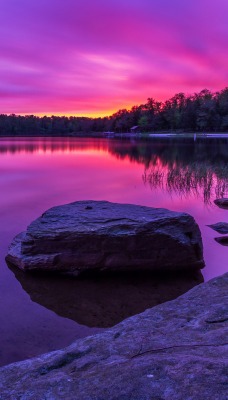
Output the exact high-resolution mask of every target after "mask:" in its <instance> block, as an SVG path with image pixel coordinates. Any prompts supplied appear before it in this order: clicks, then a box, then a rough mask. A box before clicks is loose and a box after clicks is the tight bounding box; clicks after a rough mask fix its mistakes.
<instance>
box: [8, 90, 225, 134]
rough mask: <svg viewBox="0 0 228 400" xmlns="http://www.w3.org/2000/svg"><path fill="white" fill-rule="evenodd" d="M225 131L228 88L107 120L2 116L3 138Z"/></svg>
mask: <svg viewBox="0 0 228 400" xmlns="http://www.w3.org/2000/svg"><path fill="white" fill-rule="evenodd" d="M134 126H138V130H139V131H140V132H156V131H175V132H181V131H182V132H183V131H184V132H224V131H228V87H227V88H225V89H223V90H221V91H220V92H216V93H212V92H211V91H209V90H207V89H204V90H202V91H201V92H200V93H195V94H193V95H185V94H184V93H178V94H176V95H175V96H174V97H172V98H171V99H169V100H167V101H165V102H158V101H156V100H154V99H153V98H148V99H147V103H146V104H141V105H139V106H133V107H132V108H131V110H126V109H122V110H119V111H118V112H116V113H115V114H113V115H111V116H109V117H104V118H87V117H57V116H51V117H46V116H45V117H41V118H40V117H36V116H34V115H28V116H17V115H14V114H11V115H5V114H1V115H0V135H2V136H3V135H5V134H9V135H13V136H14V135H15V136H16V135H22V134H23V135H28V136H29V135H36V134H39V135H45V136H46V135H63V136H64V135H66V136H67V135H71V136H76V135H86V134H91V133H101V132H118V133H124V132H130V130H131V128H132V127H134Z"/></svg>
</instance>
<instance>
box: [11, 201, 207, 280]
mask: <svg viewBox="0 0 228 400" xmlns="http://www.w3.org/2000/svg"><path fill="white" fill-rule="evenodd" d="M7 260H8V261H9V262H11V263H12V264H14V265H16V266H18V267H19V268H21V269H23V270H24V271H37V270H41V271H59V272H62V273H70V274H74V275H79V274H81V273H83V272H86V271H87V272H88V271H94V270H99V271H118V272H119V271H129V270H130V271H133V270H152V271H156V270H159V271H163V270H164V271H167V270H168V271H173V270H187V269H191V270H194V269H200V268H202V267H203V266H204V261H203V248H202V239H201V234H200V230H199V228H198V225H197V224H196V223H195V221H194V219H193V218H192V217H191V216H190V215H188V214H186V213H178V212H173V211H169V210H165V209H162V208H159V209H156V208H150V207H142V206H136V205H130V204H116V203H109V202H106V201H78V202H75V203H71V204H66V205H63V206H58V207H54V208H51V209H50V210H48V211H46V212H45V213H44V214H43V215H42V216H41V217H40V218H38V219H37V220H35V221H34V222H32V223H31V225H29V227H28V228H27V231H26V232H23V233H21V234H19V235H18V236H16V238H15V239H14V241H13V243H12V245H11V246H10V249H9V253H8V256H7Z"/></svg>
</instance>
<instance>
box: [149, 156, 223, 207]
mask: <svg viewBox="0 0 228 400" xmlns="http://www.w3.org/2000/svg"><path fill="white" fill-rule="evenodd" d="M143 182H144V183H145V184H149V185H150V187H151V189H162V190H166V191H167V192H168V193H169V194H170V195H172V194H173V193H175V194H177V195H178V196H184V197H187V196H190V195H191V196H194V197H197V198H202V199H203V201H204V203H205V204H210V203H211V202H212V200H211V199H212V197H213V196H215V197H224V196H225V194H226V193H227V192H228V165H227V164H226V165H225V164H222V165H217V166H213V165H211V164H210V163H207V162H194V163H192V164H188V165H184V166H180V165H177V164H176V163H174V164H173V165H169V166H168V167H167V168H166V169H164V168H162V169H161V167H160V166H157V165H156V164H155V165H150V166H149V167H148V168H146V169H145V171H144V174H143Z"/></svg>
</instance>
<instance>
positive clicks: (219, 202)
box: [214, 198, 228, 209]
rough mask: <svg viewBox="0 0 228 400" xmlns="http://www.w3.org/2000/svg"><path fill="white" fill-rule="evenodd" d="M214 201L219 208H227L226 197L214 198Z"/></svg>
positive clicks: (227, 199)
mask: <svg viewBox="0 0 228 400" xmlns="http://www.w3.org/2000/svg"><path fill="white" fill-rule="evenodd" d="M214 203H215V204H216V206H218V207H220V208H225V209H228V198H221V199H216V200H214Z"/></svg>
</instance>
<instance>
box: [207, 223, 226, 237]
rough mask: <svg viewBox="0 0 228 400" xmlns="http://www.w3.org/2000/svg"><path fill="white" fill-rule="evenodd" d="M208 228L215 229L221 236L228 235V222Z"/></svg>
mask: <svg viewBox="0 0 228 400" xmlns="http://www.w3.org/2000/svg"><path fill="white" fill-rule="evenodd" d="M207 226H209V227H210V228H212V229H214V231H216V232H218V233H221V234H226V233H228V222H217V223H216V224H213V225H207Z"/></svg>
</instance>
